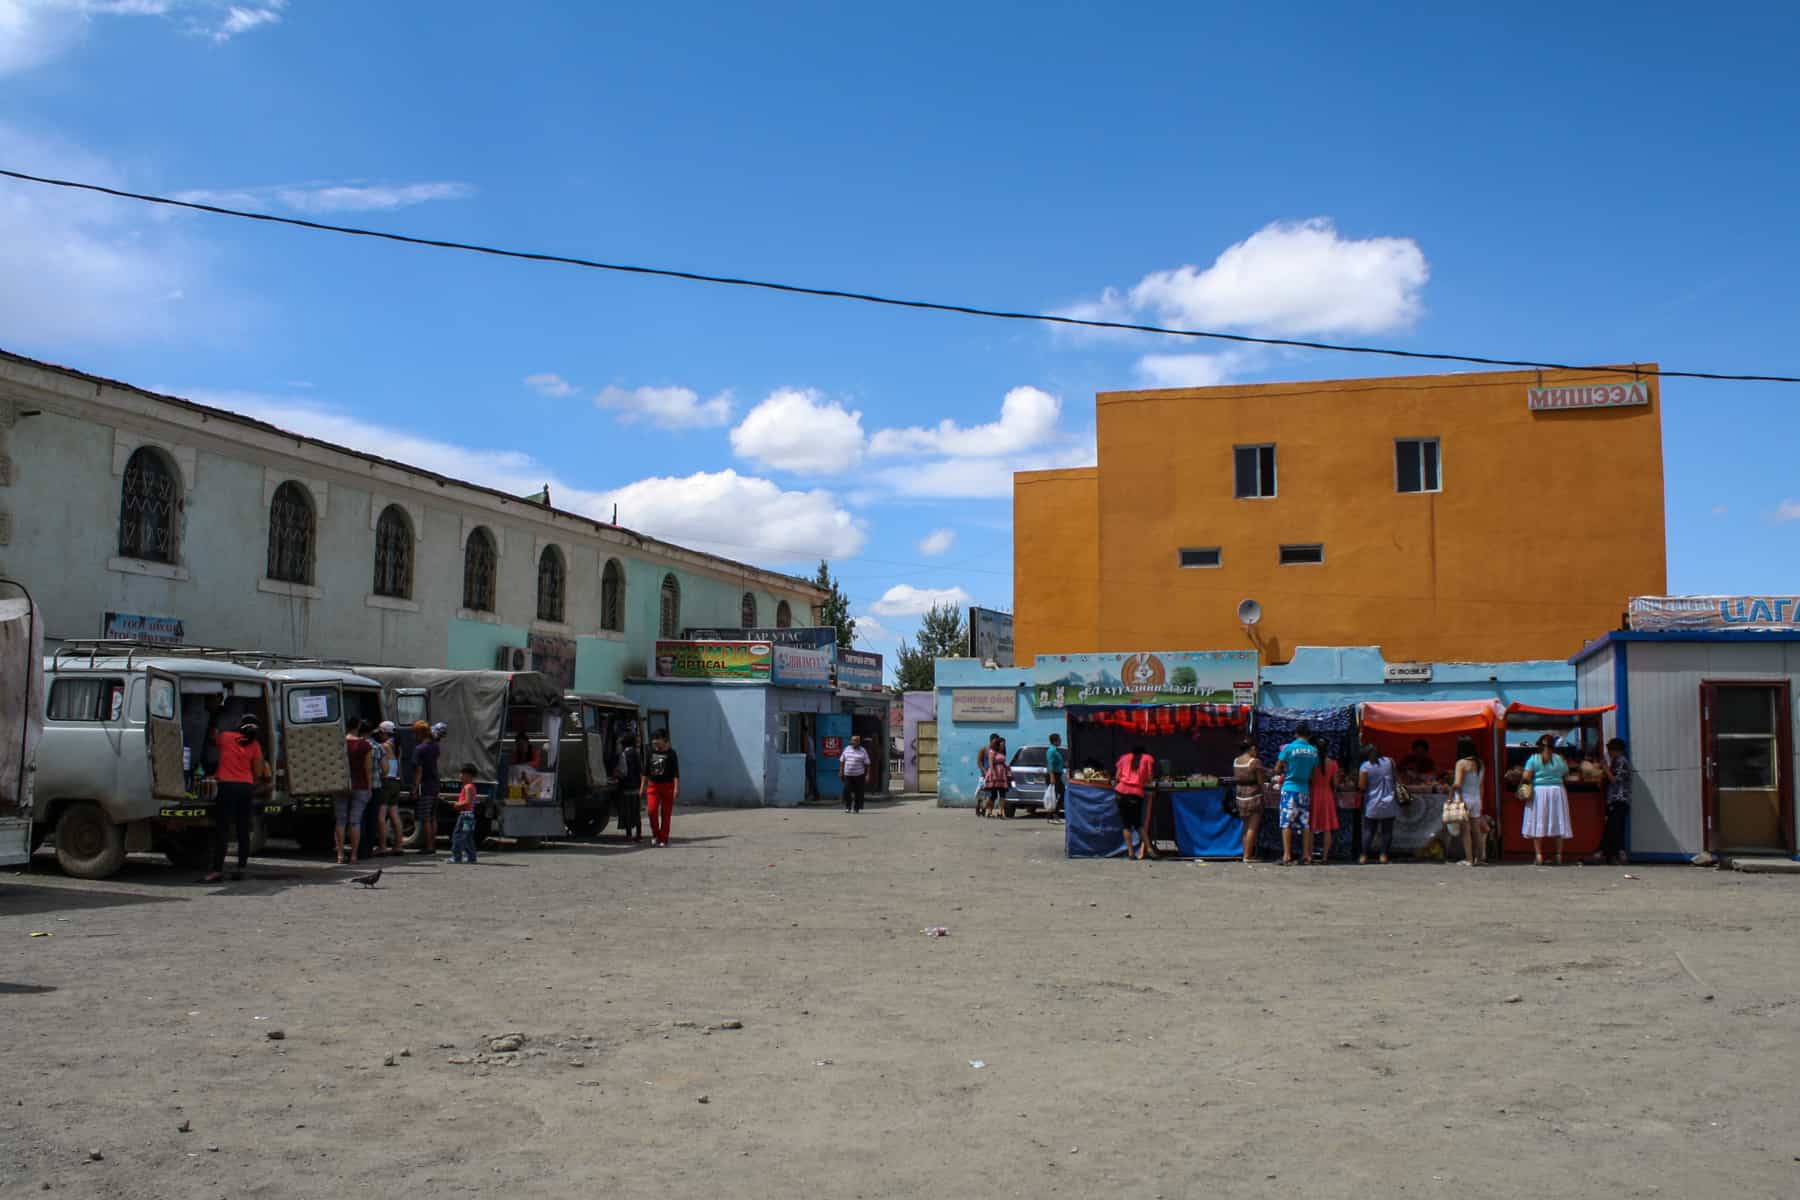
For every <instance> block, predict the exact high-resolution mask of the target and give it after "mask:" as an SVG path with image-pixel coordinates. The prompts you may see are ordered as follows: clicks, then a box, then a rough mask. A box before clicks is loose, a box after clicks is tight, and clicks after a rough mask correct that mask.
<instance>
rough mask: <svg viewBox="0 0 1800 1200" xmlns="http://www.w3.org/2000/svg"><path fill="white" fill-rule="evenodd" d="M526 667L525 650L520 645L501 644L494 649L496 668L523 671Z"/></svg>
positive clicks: (498, 669) (497, 669)
mask: <svg viewBox="0 0 1800 1200" xmlns="http://www.w3.org/2000/svg"><path fill="white" fill-rule="evenodd" d="M524 669H525V651H524V649H523V648H522V647H519V646H501V647H500V648H499V649H498V650H496V651H494V670H496V671H523V670H524Z"/></svg>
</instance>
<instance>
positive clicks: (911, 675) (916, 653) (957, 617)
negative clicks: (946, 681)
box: [894, 604, 969, 692]
mask: <svg viewBox="0 0 1800 1200" xmlns="http://www.w3.org/2000/svg"><path fill="white" fill-rule="evenodd" d="M968 653H969V623H968V622H967V621H965V620H964V619H963V613H962V609H960V608H958V607H956V606H955V605H954V604H934V605H932V606H931V608H930V610H929V611H927V612H926V613H925V615H924V617H922V618H921V619H920V621H919V643H918V645H917V646H916V647H914V646H910V645H908V644H907V642H906V639H905V638H901V639H900V650H899V653H898V655H897V656H896V657H897V660H898V661H896V662H895V664H894V686H895V688H896V689H897V690H899V691H902V692H929V691H931V690H932V689H933V688H935V687H936V686H937V667H936V665H935V664H936V660H937V659H940V658H965V657H967V656H968Z"/></svg>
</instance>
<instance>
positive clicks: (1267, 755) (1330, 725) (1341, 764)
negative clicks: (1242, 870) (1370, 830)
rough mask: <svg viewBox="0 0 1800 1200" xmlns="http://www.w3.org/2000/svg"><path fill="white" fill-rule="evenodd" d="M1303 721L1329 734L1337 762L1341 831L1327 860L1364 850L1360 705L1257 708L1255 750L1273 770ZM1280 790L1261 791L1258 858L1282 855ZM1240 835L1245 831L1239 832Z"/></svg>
mask: <svg viewBox="0 0 1800 1200" xmlns="http://www.w3.org/2000/svg"><path fill="white" fill-rule="evenodd" d="M1302 725H1305V726H1306V727H1307V728H1308V729H1310V730H1311V731H1312V733H1313V735H1314V736H1315V737H1322V738H1324V739H1325V755H1326V757H1327V758H1329V759H1331V761H1333V762H1335V763H1336V764H1337V765H1338V774H1337V794H1336V802H1337V808H1338V830H1337V833H1336V834H1334V835H1333V836H1332V844H1331V846H1330V847H1327V848H1326V851H1325V857H1326V859H1327V861H1329V859H1330V858H1331V857H1332V856H1333V855H1334V854H1358V853H1360V852H1361V851H1362V819H1361V817H1362V796H1361V795H1360V794H1359V793H1358V792H1357V790H1356V765H1357V762H1358V759H1359V752H1360V750H1361V748H1362V741H1361V739H1360V737H1359V735H1358V730H1357V724H1356V706H1355V705H1353V704H1344V705H1339V706H1337V707H1335V708H1259V709H1257V710H1256V753H1257V757H1259V758H1261V759H1262V762H1263V766H1264V768H1266V769H1267V770H1268V771H1269V772H1270V773H1271V774H1273V772H1274V770H1275V762H1276V760H1277V759H1278V758H1280V757H1281V748H1282V747H1283V746H1285V745H1287V744H1288V743H1289V742H1291V741H1293V740H1294V738H1295V736H1296V735H1297V734H1298V733H1299V732H1300V726H1302ZM1280 803H1281V793H1280V792H1278V791H1277V790H1276V789H1275V787H1274V786H1273V785H1272V784H1271V785H1270V786H1269V787H1267V788H1265V789H1264V791H1263V809H1264V812H1263V823H1262V826H1261V828H1260V829H1259V830H1258V833H1257V839H1256V850H1257V854H1258V856H1260V857H1264V858H1273V857H1278V856H1279V855H1280V854H1281V822H1280V820H1279V819H1278V817H1277V811H1278V809H1279V807H1280ZM1240 836H1241V831H1240Z"/></svg>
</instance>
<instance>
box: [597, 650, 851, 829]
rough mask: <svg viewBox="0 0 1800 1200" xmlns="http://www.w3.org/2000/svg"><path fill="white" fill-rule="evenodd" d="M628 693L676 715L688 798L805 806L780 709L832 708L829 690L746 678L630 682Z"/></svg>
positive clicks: (674, 737) (674, 728)
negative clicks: (784, 745) (786, 750)
mask: <svg viewBox="0 0 1800 1200" xmlns="http://www.w3.org/2000/svg"><path fill="white" fill-rule="evenodd" d="M623 687H624V693H625V695H626V696H628V697H630V698H631V699H633V700H635V701H637V702H638V703H639V704H641V705H642V706H643V707H644V708H646V709H665V710H667V712H668V714H669V738H670V745H672V746H673V747H674V748H675V750H676V752H677V753H678V754H680V755H681V795H682V799H683V800H685V801H687V802H688V803H691V804H709V805H717V806H720V807H724V808H756V807H761V806H763V805H780V804H798V803H800V801H801V799H802V798H803V796H804V788H805V772H804V760H801V772H800V776H799V778H800V786H799V787H796V786H795V785H794V782H793V773H792V768H791V767H790V768H789V769H788V770H786V771H784V769H783V768H784V767H786V766H787V765H788V764H787V762H786V760H787V758H788V756H786V755H782V754H781V753H780V748H781V740H780V739H781V714H782V713H784V712H812V713H818V712H830V711H832V708H833V697H832V694H831V693H830V692H829V691H826V690H824V689H800V688H777V687H765V686H760V685H757V684H744V683H720V684H709V683H668V682H650V681H648V680H626V681H625V683H624V685H623Z"/></svg>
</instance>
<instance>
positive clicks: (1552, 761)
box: [1519, 733, 1574, 867]
mask: <svg viewBox="0 0 1800 1200" xmlns="http://www.w3.org/2000/svg"><path fill="white" fill-rule="evenodd" d="M1537 749H1538V752H1537V753H1536V754H1534V755H1532V756H1531V757H1530V758H1528V759H1526V760H1525V778H1526V779H1527V780H1528V781H1529V782H1530V784H1531V799H1530V800H1527V801H1526V802H1525V819H1524V821H1523V822H1522V823H1521V826H1520V829H1519V833H1520V834H1521V835H1522V836H1524V837H1528V838H1530V839H1531V844H1532V846H1533V848H1534V849H1536V851H1537V865H1538V866H1540V867H1541V866H1543V865H1544V842H1545V841H1553V842H1555V843H1556V862H1557V865H1558V866H1561V865H1562V852H1563V839H1564V838H1566V837H1569V836H1570V835H1571V834H1572V833H1573V832H1574V830H1573V829H1572V828H1571V827H1570V825H1569V793H1568V791H1567V790H1565V789H1564V787H1563V780H1564V779H1565V778H1566V777H1567V776H1568V774H1569V764H1568V763H1566V762H1564V761H1563V757H1562V755H1560V754H1558V753H1557V752H1556V738H1555V736H1554V735H1552V734H1548V733H1546V734H1545V735H1544V736H1543V737H1541V738H1539V739H1538V743H1537Z"/></svg>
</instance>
